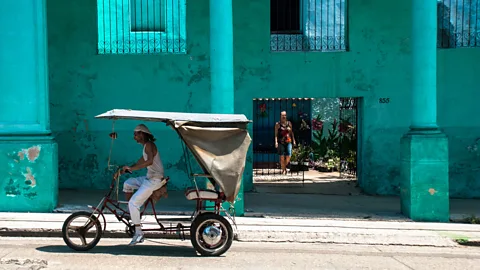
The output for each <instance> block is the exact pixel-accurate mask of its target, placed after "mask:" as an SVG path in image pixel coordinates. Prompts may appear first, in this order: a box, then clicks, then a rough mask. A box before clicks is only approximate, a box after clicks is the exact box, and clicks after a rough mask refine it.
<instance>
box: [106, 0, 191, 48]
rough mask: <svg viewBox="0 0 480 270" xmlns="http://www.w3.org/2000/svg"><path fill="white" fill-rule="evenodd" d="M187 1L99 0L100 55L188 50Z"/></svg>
mask: <svg viewBox="0 0 480 270" xmlns="http://www.w3.org/2000/svg"><path fill="white" fill-rule="evenodd" d="M184 3H185V0H97V9H98V13H97V16H98V53H99V54H156V53H185V52H186V40H185V34H186V32H185V29H184V26H183V25H184V24H183V22H182V21H184V20H186V18H185V10H184V9H185V5H184Z"/></svg>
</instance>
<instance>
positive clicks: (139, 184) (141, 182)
mask: <svg viewBox="0 0 480 270" xmlns="http://www.w3.org/2000/svg"><path fill="white" fill-rule="evenodd" d="M163 185H165V179H163V180H160V179H148V178H147V177H146V176H140V177H132V178H129V179H127V181H125V183H123V192H126V193H133V191H134V190H135V189H138V190H137V192H135V193H134V194H133V196H132V198H130V200H129V201H128V210H129V211H130V216H131V218H132V222H133V224H136V225H138V224H140V207H142V205H143V204H144V203H145V202H146V201H147V200H148V198H150V196H151V195H152V193H153V192H154V191H155V190H157V189H159V188H161V187H162V186H163Z"/></svg>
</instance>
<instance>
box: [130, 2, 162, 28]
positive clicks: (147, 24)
mask: <svg viewBox="0 0 480 270" xmlns="http://www.w3.org/2000/svg"><path fill="white" fill-rule="evenodd" d="M165 10H166V8H165V0H131V1H130V21H131V31H132V32H142V31H150V32H165V24H166V19H167V13H166V12H165Z"/></svg>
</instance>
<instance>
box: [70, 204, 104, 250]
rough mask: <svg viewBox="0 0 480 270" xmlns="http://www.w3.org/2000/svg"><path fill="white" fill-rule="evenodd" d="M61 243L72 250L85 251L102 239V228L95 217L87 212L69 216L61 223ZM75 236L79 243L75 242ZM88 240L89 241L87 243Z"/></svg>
mask: <svg viewBox="0 0 480 270" xmlns="http://www.w3.org/2000/svg"><path fill="white" fill-rule="evenodd" d="M62 236H63V241H65V244H67V246H68V247H70V248H71V249H73V250H76V251H87V250H90V249H92V248H93V247H95V246H96V245H97V244H98V242H99V241H100V238H101V237H102V226H101V224H100V221H99V220H98V218H97V217H96V216H94V215H93V214H92V213H90V212H87V211H80V212H76V213H73V214H71V215H70V216H69V217H68V218H67V219H66V220H65V222H64V223H63V228H62ZM75 236H77V237H78V240H79V241H75ZM89 240H90V241H89Z"/></svg>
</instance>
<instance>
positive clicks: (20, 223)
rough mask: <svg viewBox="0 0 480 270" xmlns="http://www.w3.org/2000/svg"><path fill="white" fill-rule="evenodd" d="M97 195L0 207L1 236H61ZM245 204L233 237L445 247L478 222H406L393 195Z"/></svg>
mask: <svg viewBox="0 0 480 270" xmlns="http://www.w3.org/2000/svg"><path fill="white" fill-rule="evenodd" d="M102 196H103V192H92V191H62V192H61V193H60V204H61V205H60V206H59V208H57V209H56V211H55V212H56V213H0V236H47V237H50V236H57V237H58V236H61V228H62V225H63V222H64V220H65V219H66V218H67V217H68V215H69V212H72V211H76V210H83V209H87V208H86V206H87V205H88V204H90V205H94V206H96V205H97V204H98V202H99V201H100V199H101V198H102ZM194 206H195V205H194V203H193V202H191V201H187V200H186V199H185V197H184V196H183V194H182V193H181V192H169V198H167V199H162V200H160V201H159V202H158V203H157V206H156V207H157V211H158V212H159V213H160V214H162V215H169V216H171V217H173V216H179V215H190V214H191V213H192V211H193V210H194ZM245 206H246V207H245V208H246V209H247V211H248V212H246V217H237V218H236V221H237V226H238V231H237V237H236V238H237V240H238V241H252V242H258V241H260V242H270V241H274V242H315V243H338V244H345V243H349V244H372V245H373V244H374V245H409V246H436V247H448V246H455V245H457V243H456V242H455V240H458V239H460V240H461V241H464V242H465V241H476V240H480V225H472V224H459V223H422V222H411V221H410V220H409V219H407V218H405V217H403V216H402V215H401V213H400V202H399V198H397V197H370V196H361V195H359V196H329V195H308V194H269V193H246V194H245ZM451 209H452V218H453V219H454V220H455V219H459V218H463V217H466V216H471V215H476V216H480V204H478V201H476V200H451ZM163 217H165V216H163ZM259 217H263V218H259ZM107 221H108V223H107V231H106V236H105V237H128V236H127V235H126V234H125V233H124V230H125V228H124V225H123V224H122V223H119V222H118V221H117V220H116V219H115V217H114V216H113V215H111V214H108V215H107ZM152 221H154V220H153V217H151V216H150V217H147V219H146V220H145V221H144V222H152ZM373 221H375V222H373ZM146 226H150V225H146Z"/></svg>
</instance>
